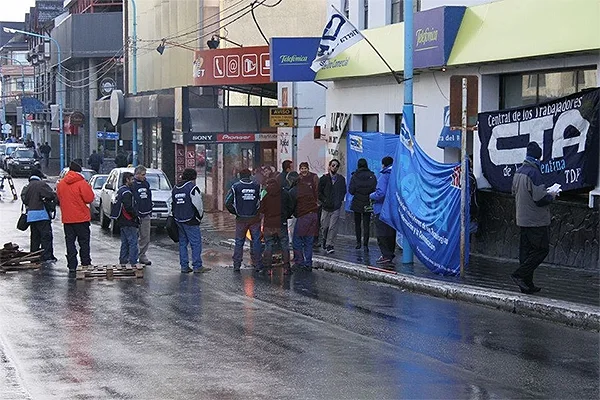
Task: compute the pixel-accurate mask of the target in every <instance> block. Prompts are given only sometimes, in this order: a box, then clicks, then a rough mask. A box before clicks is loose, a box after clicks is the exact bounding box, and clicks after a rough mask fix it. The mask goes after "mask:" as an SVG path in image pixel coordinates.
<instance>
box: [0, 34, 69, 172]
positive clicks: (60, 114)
mask: <svg viewBox="0 0 600 400" xmlns="http://www.w3.org/2000/svg"><path fill="white" fill-rule="evenodd" d="M4 32H6V33H12V34H15V33H20V34H22V35H28V36H35V37H39V38H42V39H48V40H51V41H52V42H54V44H55V45H56V50H57V51H58V78H57V79H56V81H57V84H56V87H57V90H56V91H57V92H58V93H57V96H56V97H57V98H58V123H59V128H58V129H59V130H58V132H59V142H60V170H61V171H62V170H63V168H65V131H64V126H63V103H62V96H63V90H62V88H61V90H58V83H61V86H62V82H61V80H60V78H61V77H62V60H61V58H60V56H61V53H60V44H58V42H57V41H56V39H54V38H52V37H50V36H46V35H40V34H37V33H33V32H27V31H22V30H20V29H14V28H7V27H4Z"/></svg>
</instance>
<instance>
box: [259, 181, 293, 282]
mask: <svg viewBox="0 0 600 400" xmlns="http://www.w3.org/2000/svg"><path fill="white" fill-rule="evenodd" d="M291 207H292V200H291V197H290V194H289V193H288V192H287V190H285V189H283V188H282V187H281V184H280V179H279V178H269V179H267V182H266V194H265V196H264V197H263V198H262V200H261V201H260V210H259V212H260V213H261V214H263V216H264V219H263V234H264V238H265V251H264V253H263V259H264V267H265V268H271V264H272V262H273V260H272V258H273V245H274V244H275V242H276V241H278V242H279V245H280V246H281V255H282V261H283V268H284V270H283V271H284V273H286V274H289V273H290V246H289V242H290V239H289V236H288V218H289V217H290V216H291V214H292V211H293V210H292V208H291Z"/></svg>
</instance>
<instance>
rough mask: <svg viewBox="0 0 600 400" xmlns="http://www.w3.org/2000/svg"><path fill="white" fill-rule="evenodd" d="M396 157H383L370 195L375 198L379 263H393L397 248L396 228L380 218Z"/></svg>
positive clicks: (374, 211)
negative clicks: (373, 189)
mask: <svg viewBox="0 0 600 400" xmlns="http://www.w3.org/2000/svg"><path fill="white" fill-rule="evenodd" d="M393 163H394V159H393V158H392V157H390V156H386V157H383V158H382V159H381V167H382V169H381V172H380V175H379V179H378V180H377V187H376V188H375V191H374V192H373V193H371V194H370V195H369V198H370V199H371V200H373V213H374V214H375V229H376V231H377V244H378V245H379V250H381V257H379V258H378V259H377V261H376V262H377V264H380V265H390V264H392V263H393V260H394V257H395V254H394V253H395V250H396V230H395V229H394V228H393V227H391V226H389V225H388V224H386V223H385V222H383V221H382V220H381V219H379V215H380V214H381V207H382V205H383V201H384V200H385V194H386V192H387V187H388V183H389V181H390V175H391V172H392V164H393Z"/></svg>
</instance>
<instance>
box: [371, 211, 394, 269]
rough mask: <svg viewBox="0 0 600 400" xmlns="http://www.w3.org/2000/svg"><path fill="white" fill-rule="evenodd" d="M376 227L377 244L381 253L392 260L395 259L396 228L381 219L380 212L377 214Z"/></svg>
mask: <svg viewBox="0 0 600 400" xmlns="http://www.w3.org/2000/svg"><path fill="white" fill-rule="evenodd" d="M375 229H376V230H377V244H378V245H379V250H381V255H382V256H383V257H385V258H389V259H390V260H393V259H394V252H395V251H396V230H395V229H394V228H392V227H391V226H389V225H388V224H386V223H385V222H383V221H382V220H380V219H379V214H376V215H375Z"/></svg>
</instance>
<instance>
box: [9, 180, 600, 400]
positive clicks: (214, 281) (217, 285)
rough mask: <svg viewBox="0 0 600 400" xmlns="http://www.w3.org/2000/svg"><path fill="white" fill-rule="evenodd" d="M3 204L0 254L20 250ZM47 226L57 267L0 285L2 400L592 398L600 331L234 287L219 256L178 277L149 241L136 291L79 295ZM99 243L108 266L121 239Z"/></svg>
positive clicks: (459, 309) (363, 297)
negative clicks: (8, 248) (13, 245)
mask: <svg viewBox="0 0 600 400" xmlns="http://www.w3.org/2000/svg"><path fill="white" fill-rule="evenodd" d="M17 181H24V180H17ZM18 184H22V182H18ZM4 200H5V201H4V202H3V203H0V212H1V213H2V218H1V220H0V233H1V235H0V237H2V239H3V240H2V243H4V242H7V241H9V240H11V241H13V242H17V243H18V244H20V245H21V247H24V248H26V249H27V248H28V238H27V234H28V232H26V233H21V232H18V231H16V229H14V225H15V223H16V219H17V216H18V212H19V207H20V204H18V203H10V202H8V201H6V200H7V199H6V198H5V199H4ZM53 225H54V234H55V246H56V247H55V254H56V256H57V258H59V259H60V260H59V262H57V263H56V264H55V265H53V266H49V267H45V268H43V269H41V270H39V271H27V272H19V273H12V274H7V275H0V399H11V398H14V399H26V398H32V399H187V398H192V399H401V398H444V399H448V398H473V399H494V398H515V399H516V398H519V399H521V398H556V399H566V398H572V399H582V398H590V399H596V398H598V396H599V391H598V379H599V375H598V371H599V340H598V338H599V336H598V334H597V333H594V332H586V331H581V330H576V329H572V328H568V327H565V326H562V325H554V324H551V323H548V322H543V321H538V320H533V319H528V318H525V317H521V316H516V315H512V314H508V313H505V312H499V311H495V310H491V309H487V308H484V307H478V306H474V305H469V304H464V303H459V302H454V301H449V300H442V299H437V298H431V297H427V296H422V295H416V294H412V293H408V292H402V291H400V290H398V289H397V288H394V287H390V286H387V285H381V284H374V283H369V282H363V281H358V280H356V279H352V278H349V277H346V276H341V275H337V274H332V273H327V272H324V271H314V272H312V273H308V272H303V273H297V274H295V275H293V276H292V277H291V278H290V277H285V276H283V275H281V273H279V272H278V271H277V272H275V273H274V274H273V275H272V276H254V275H253V274H252V272H251V271H249V270H244V271H242V273H241V274H235V273H234V272H233V271H232V269H231V268H230V267H226V264H229V263H230V254H231V251H230V250H228V249H224V248H219V247H206V248H205V256H204V262H205V265H209V266H212V267H213V270H212V271H210V272H208V273H206V274H202V275H200V276H198V275H182V274H180V273H179V272H178V271H179V270H178V268H179V267H178V262H177V251H176V247H175V245H174V244H173V243H171V242H169V239H168V238H167V237H166V236H165V235H158V234H157V235H156V236H155V239H154V240H153V242H152V244H151V250H150V254H149V255H150V258H151V259H152V261H153V265H152V266H150V267H148V268H147V270H146V276H145V278H144V279H142V280H132V279H122V280H118V279H115V280H112V281H107V280H90V281H77V280H74V279H68V278H67V272H66V267H65V264H64V263H63V260H64V258H63V257H62V256H61V255H62V254H64V243H63V237H62V226H61V225H60V223H59V222H54V224H53ZM92 239H93V244H92V258H93V260H94V263H95V264H108V263H114V262H115V261H116V258H117V253H118V246H119V242H118V237H113V236H111V235H110V234H108V233H106V232H102V231H101V230H100V229H99V227H98V225H96V224H95V225H93V226H92Z"/></svg>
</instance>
